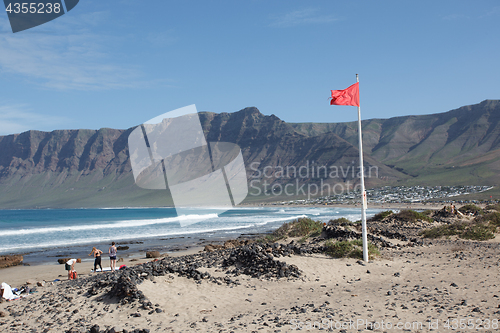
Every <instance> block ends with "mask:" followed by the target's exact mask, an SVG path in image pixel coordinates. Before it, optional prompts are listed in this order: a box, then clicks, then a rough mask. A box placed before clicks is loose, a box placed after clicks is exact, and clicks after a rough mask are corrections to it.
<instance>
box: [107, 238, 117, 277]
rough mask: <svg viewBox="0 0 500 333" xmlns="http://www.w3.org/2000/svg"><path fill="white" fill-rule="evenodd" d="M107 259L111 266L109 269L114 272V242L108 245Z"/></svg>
mask: <svg viewBox="0 0 500 333" xmlns="http://www.w3.org/2000/svg"><path fill="white" fill-rule="evenodd" d="M109 261H110V266H111V271H112V272H114V271H115V269H116V246H115V242H112V243H111V246H110V247H109Z"/></svg>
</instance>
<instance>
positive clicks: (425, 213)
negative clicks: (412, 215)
mask: <svg viewBox="0 0 500 333" xmlns="http://www.w3.org/2000/svg"><path fill="white" fill-rule="evenodd" d="M434 212H435V211H434V210H432V209H426V210H424V211H423V212H422V214H424V215H425V216H431V215H432V214H434Z"/></svg>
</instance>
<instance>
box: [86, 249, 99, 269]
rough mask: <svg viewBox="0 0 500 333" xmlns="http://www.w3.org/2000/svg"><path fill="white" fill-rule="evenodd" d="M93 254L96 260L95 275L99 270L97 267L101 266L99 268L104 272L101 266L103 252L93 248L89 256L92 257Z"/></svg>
mask: <svg viewBox="0 0 500 333" xmlns="http://www.w3.org/2000/svg"><path fill="white" fill-rule="evenodd" d="M92 253H93V254H94V258H95V260H94V273H95V271H96V270H97V265H99V267H101V272H102V265H101V253H102V251H101V250H99V249H96V248H95V247H93V248H92V252H90V254H89V256H91V255H92Z"/></svg>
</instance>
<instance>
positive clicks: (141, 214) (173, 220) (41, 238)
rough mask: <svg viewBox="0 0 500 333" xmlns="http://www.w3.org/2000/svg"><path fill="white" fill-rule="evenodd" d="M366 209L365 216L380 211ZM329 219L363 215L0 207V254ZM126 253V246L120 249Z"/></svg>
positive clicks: (134, 246)
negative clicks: (185, 212)
mask: <svg viewBox="0 0 500 333" xmlns="http://www.w3.org/2000/svg"><path fill="white" fill-rule="evenodd" d="M379 211H380V210H378V209H368V210H367V216H368V217H369V216H372V215H374V214H375V213H377V212H379ZM305 216H307V217H311V218H313V219H315V220H320V221H323V222H328V221H329V220H331V219H336V218H339V217H346V218H348V219H350V220H351V221H356V220H359V219H361V210H360V209H359V208H334V207H329V208H326V207H325V208H314V207H268V206H266V207H243V208H237V209H232V210H230V211H227V212H225V213H222V214H218V210H216V209H213V210H212V209H192V210H191V211H189V212H188V214H186V215H182V216H177V215H176V211H175V209H173V208H109V209H45V210H0V254H13V253H22V254H24V255H25V263H30V264H33V263H43V262H54V261H55V260H56V259H54V258H55V257H60V256H81V257H84V256H86V254H88V253H89V252H90V249H91V248H92V246H97V247H99V248H100V249H101V250H104V251H105V252H107V248H108V247H109V244H110V243H111V242H112V241H114V242H116V243H117V245H126V246H129V247H130V249H129V252H130V253H132V252H140V251H146V250H150V249H157V250H160V251H163V252H168V251H173V250H178V249H182V248H185V247H187V246H192V245H200V244H202V243H203V242H210V241H214V240H221V239H226V238H236V237H238V236H239V235H241V234H252V233H263V232H268V231H271V230H273V229H276V228H278V227H279V226H280V225H282V224H283V223H284V222H288V221H291V220H293V219H296V218H299V217H305ZM122 254H125V255H126V252H122Z"/></svg>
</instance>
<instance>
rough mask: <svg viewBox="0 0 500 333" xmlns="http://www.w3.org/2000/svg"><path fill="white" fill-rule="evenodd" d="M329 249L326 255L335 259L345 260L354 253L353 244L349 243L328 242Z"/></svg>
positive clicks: (326, 244)
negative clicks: (344, 258)
mask: <svg viewBox="0 0 500 333" xmlns="http://www.w3.org/2000/svg"><path fill="white" fill-rule="evenodd" d="M325 246H326V247H327V250H326V253H327V254H328V255H329V256H332V257H334V258H343V257H345V256H347V254H348V253H349V252H351V251H352V248H353V246H352V244H351V243H350V242H349V241H341V242H335V243H334V242H332V241H331V240H328V241H327V242H326V243H325Z"/></svg>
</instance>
